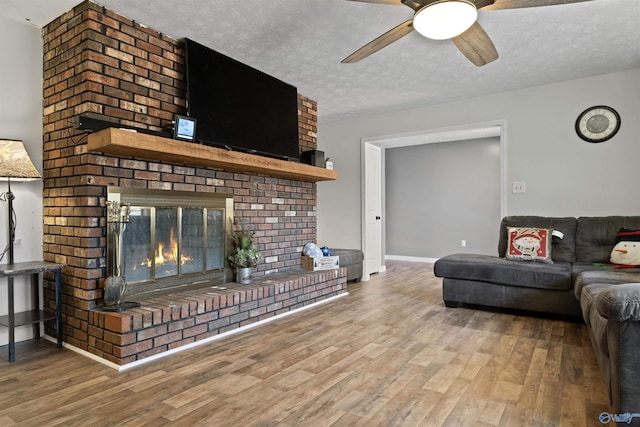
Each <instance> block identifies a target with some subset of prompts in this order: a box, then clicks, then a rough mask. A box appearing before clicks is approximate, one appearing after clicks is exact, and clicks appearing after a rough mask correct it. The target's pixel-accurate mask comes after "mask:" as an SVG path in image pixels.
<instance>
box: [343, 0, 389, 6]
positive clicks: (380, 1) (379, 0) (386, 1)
mask: <svg viewBox="0 0 640 427" xmlns="http://www.w3.org/2000/svg"><path fill="white" fill-rule="evenodd" d="M347 1H358V2H361V3H378V4H395V5H397V6H402V1H400V0H347Z"/></svg>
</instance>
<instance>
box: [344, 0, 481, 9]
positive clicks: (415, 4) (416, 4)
mask: <svg viewBox="0 0 640 427" xmlns="http://www.w3.org/2000/svg"><path fill="white" fill-rule="evenodd" d="M347 1H357V2H362V3H377V4H392V5H395V6H403V5H404V6H409V7H410V8H411V9H413V10H418V9H420V8H421V7H422V5H423V4H424V3H427V2H428V1H429V0H347ZM482 1H486V0H482Z"/></svg>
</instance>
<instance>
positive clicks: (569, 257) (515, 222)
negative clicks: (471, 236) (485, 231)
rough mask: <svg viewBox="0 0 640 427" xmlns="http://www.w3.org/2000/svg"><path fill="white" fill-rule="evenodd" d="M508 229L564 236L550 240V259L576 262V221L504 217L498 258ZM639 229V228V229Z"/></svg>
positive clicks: (502, 250)
mask: <svg viewBox="0 0 640 427" xmlns="http://www.w3.org/2000/svg"><path fill="white" fill-rule="evenodd" d="M508 227H535V228H551V229H553V230H557V231H559V232H561V233H562V234H564V237H563V238H562V239H559V238H557V237H554V238H553V239H552V240H551V243H552V244H551V258H552V259H553V261H554V262H574V261H575V260H576V255H575V244H576V219H575V218H553V217H542V216H506V217H504V218H503V219H502V222H501V223H500V240H499V243H498V256H500V257H504V256H505V255H506V252H507V241H508V236H507V228H508ZM639 228H640V227H639Z"/></svg>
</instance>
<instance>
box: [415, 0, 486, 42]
mask: <svg viewBox="0 0 640 427" xmlns="http://www.w3.org/2000/svg"><path fill="white" fill-rule="evenodd" d="M476 19H478V9H476V6H475V5H474V4H473V3H471V2H469V1H466V0H447V1H435V2H431V3H429V4H427V5H426V6H424V7H423V8H422V9H419V10H418V11H417V12H416V14H415V16H414V17H413V28H415V29H416V31H417V32H419V33H420V34H422V35H423V36H425V37H428V38H430V39H434V40H445V39H450V38H452V37H455V36H457V35H459V34H462V33H463V32H465V31H466V30H467V29H469V27H471V26H472V25H473V23H474V22H476Z"/></svg>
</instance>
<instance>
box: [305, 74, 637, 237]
mask: <svg viewBox="0 0 640 427" xmlns="http://www.w3.org/2000/svg"><path fill="white" fill-rule="evenodd" d="M593 105H609V106H611V107H613V108H615V109H616V110H617V111H618V112H619V113H620V116H621V122H622V126H621V128H620V131H619V132H618V134H617V135H616V136H615V137H614V138H613V139H611V140H609V141H607V142H605V143H601V144H588V143H586V142H584V141H582V140H581V139H580V138H578V136H577V135H576V133H575V130H574V124H575V120H576V118H577V117H578V115H579V114H580V113H581V112H582V111H583V110H584V109H585V108H587V107H590V106H593ZM319 108H320V109H321V108H322V106H320V107H319ZM639 111H640V69H638V68H636V69H633V70H629V71H624V72H619V73H611V74H605V75H600V76H595V77H589V78H584V79H577V80H571V81H567V82H562V83H556V84H550V85H545V86H539V87H534V88H529V89H523V90H517V91H510V92H504V93H499V94H494V95H490V96H484V97H479V98H473V99H469V100H464V101H459V102H453V103H448V104H441V105H435V106H429V107H423V108H416V109H412V110H405V111H401V112H394V113H387V114H378V115H370V116H366V117H360V118H356V119H352V120H343V121H336V122H330V123H325V122H323V121H322V119H320V123H319V127H318V148H319V149H320V150H323V151H324V152H325V153H326V155H327V156H329V157H331V159H332V160H334V165H335V169H336V170H337V171H338V174H339V179H338V180H337V181H334V182H321V183H319V184H318V237H319V241H322V242H326V244H328V245H329V246H331V245H332V246H334V247H345V248H349V247H351V248H360V246H361V219H360V217H361V208H360V205H361V195H360V189H361V159H360V152H361V139H362V138H374V137H380V136H385V135H398V134H402V133H407V132H417V131H423V130H436V129H442V128H452V127H453V128H455V127H459V126H465V125H469V124H474V123H486V122H492V121H497V120H504V122H505V123H506V128H505V133H504V144H505V153H506V158H505V160H504V162H505V167H506V170H505V183H504V186H505V188H504V191H505V194H506V200H505V213H506V214H509V215H519V214H522V215H554V216H580V215H616V214H619V215H638V214H640V197H637V195H638V194H639V193H638V186H637V182H638V179H637V170H638V165H637V159H638V158H640V143H639V141H640V117H639V113H638V112H639ZM513 181H526V184H527V192H526V193H525V194H513V193H511V185H512V182H513Z"/></svg>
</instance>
